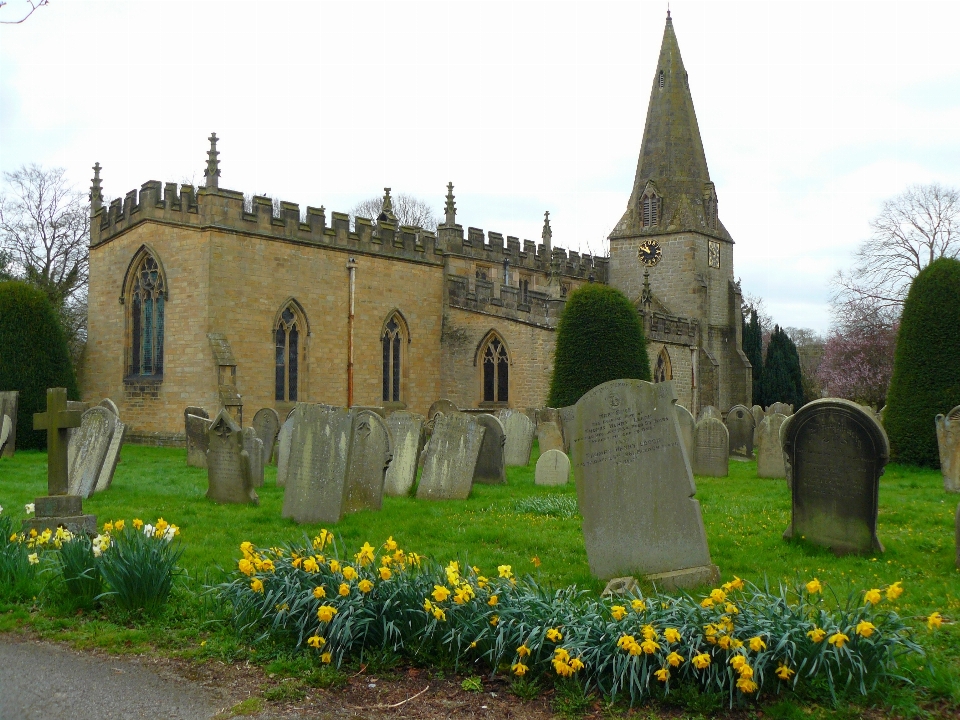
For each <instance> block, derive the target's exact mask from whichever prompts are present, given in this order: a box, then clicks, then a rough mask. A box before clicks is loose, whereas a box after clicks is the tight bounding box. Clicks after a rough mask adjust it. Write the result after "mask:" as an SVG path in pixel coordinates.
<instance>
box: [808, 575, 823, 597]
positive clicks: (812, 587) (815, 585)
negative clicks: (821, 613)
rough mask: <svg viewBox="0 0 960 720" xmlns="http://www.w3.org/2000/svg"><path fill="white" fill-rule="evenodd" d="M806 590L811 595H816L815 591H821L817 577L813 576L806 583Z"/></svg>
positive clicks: (821, 587) (821, 586)
mask: <svg viewBox="0 0 960 720" xmlns="http://www.w3.org/2000/svg"><path fill="white" fill-rule="evenodd" d="M807 592H808V593H810V594H811V595H816V594H817V593H822V592H823V585H821V584H820V581H819V580H817V578H814V579H813V580H811V581H810V582H808V583H807Z"/></svg>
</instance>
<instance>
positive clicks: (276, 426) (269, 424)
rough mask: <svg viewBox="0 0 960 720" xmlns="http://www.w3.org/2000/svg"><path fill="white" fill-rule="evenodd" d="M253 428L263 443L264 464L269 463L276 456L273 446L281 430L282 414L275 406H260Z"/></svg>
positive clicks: (254, 417) (254, 418)
mask: <svg viewBox="0 0 960 720" xmlns="http://www.w3.org/2000/svg"><path fill="white" fill-rule="evenodd" d="M253 429H254V430H256V431H257V437H258V438H260V441H261V442H262V443H263V464H264V465H267V464H269V463H270V461H271V460H273V458H274V454H273V446H274V445H275V444H276V442H277V435H278V434H279V432H280V415H279V414H278V413H277V411H276V410H274V409H273V408H270V407H265V408H260V409H259V410H257V412H256V414H255V415H254V416H253Z"/></svg>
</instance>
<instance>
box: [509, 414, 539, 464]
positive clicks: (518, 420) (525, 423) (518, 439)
mask: <svg viewBox="0 0 960 720" xmlns="http://www.w3.org/2000/svg"><path fill="white" fill-rule="evenodd" d="M503 430H504V432H505V433H506V434H507V442H506V444H505V445H504V450H503V456H504V461H505V462H506V463H507V466H508V467H526V466H527V465H529V464H530V452H531V450H532V449H533V432H534V427H533V422H532V421H531V420H530V418H528V417H527V416H526V415H525V414H524V413H522V412H513V413H510V415H508V416H507V418H506V420H504V421H503Z"/></svg>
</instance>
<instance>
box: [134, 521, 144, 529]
mask: <svg viewBox="0 0 960 720" xmlns="http://www.w3.org/2000/svg"><path fill="white" fill-rule="evenodd" d="M142 527H143V520H141V519H140V518H134V519H133V529H134V530H139V529H140V528H142Z"/></svg>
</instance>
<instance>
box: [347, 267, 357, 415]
mask: <svg viewBox="0 0 960 720" xmlns="http://www.w3.org/2000/svg"><path fill="white" fill-rule="evenodd" d="M347 271H348V272H349V273H350V314H349V315H347V407H348V408H349V407H353V305H354V303H353V300H354V297H355V295H356V288H357V261H356V260H354V259H353V258H350V260H348V261H347Z"/></svg>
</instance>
